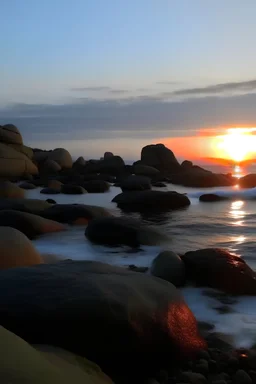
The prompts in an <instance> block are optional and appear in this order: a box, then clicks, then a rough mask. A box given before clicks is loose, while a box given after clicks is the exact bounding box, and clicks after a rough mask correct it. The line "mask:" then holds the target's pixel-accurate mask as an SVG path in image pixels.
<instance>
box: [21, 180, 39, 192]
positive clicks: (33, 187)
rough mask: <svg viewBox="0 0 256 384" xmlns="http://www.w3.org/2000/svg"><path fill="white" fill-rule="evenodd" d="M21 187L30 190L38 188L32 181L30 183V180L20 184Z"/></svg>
mask: <svg viewBox="0 0 256 384" xmlns="http://www.w3.org/2000/svg"><path fill="white" fill-rule="evenodd" d="M19 187H20V188H22V189H25V190H29V189H36V186H35V185H34V184H32V183H28V182H26V181H25V182H24V183H21V184H20V185H19Z"/></svg>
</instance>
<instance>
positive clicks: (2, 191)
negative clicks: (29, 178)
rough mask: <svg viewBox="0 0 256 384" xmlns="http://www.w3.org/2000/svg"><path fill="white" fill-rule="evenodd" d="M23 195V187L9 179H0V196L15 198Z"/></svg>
mask: <svg viewBox="0 0 256 384" xmlns="http://www.w3.org/2000/svg"><path fill="white" fill-rule="evenodd" d="M24 196H25V191H24V189H22V188H20V187H19V186H18V185H16V184H14V183H11V182H10V181H0V198H8V199H16V198H21V197H24Z"/></svg>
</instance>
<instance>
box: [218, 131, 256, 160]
mask: <svg viewBox="0 0 256 384" xmlns="http://www.w3.org/2000/svg"><path fill="white" fill-rule="evenodd" d="M216 149H217V151H218V154H219V156H220V157H222V158H226V159H230V160H233V161H235V162H237V163H239V162H240V161H243V160H247V159H249V158H250V157H251V156H253V153H254V152H255V151H256V128H229V129H228V130H227V133H226V134H225V135H219V136H217V143H216Z"/></svg>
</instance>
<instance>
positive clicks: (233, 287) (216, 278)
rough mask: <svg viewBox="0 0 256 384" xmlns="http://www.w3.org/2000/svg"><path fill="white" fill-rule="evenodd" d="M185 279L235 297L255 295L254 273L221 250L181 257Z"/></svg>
mask: <svg viewBox="0 0 256 384" xmlns="http://www.w3.org/2000/svg"><path fill="white" fill-rule="evenodd" d="M182 260H183V261H184V263H185V266H186V273H187V277H188V279H190V280H191V281H193V282H194V283H196V284H197V285H199V286H208V287H211V288H216V289H220V290H222V291H224V292H226V293H230V294H234V295H255V294H256V273H255V272H254V271H253V270H252V269H251V268H250V267H249V266H248V265H247V264H246V262H245V261H244V260H243V259H242V258H241V257H238V256H236V255H233V254H231V253H229V252H228V251H226V250H224V249H219V248H206V249H199V250H197V251H190V252H187V253H186V254H185V255H184V256H182Z"/></svg>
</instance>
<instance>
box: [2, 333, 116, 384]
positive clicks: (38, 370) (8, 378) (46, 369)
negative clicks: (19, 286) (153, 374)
mask: <svg viewBox="0 0 256 384" xmlns="http://www.w3.org/2000/svg"><path fill="white" fill-rule="evenodd" d="M0 338H1V344H0V354H1V356H2V358H1V360H0V382H1V383H3V384H7V383H13V384H14V383H24V384H34V383H38V384H57V383H61V384H70V383H71V382H74V383H75V384H84V383H86V384H111V383H112V381H111V380H110V379H109V378H108V377H107V376H106V375H105V374H104V373H103V372H102V371H101V369H100V368H99V367H98V366H97V365H96V364H94V363H92V362H90V361H89V360H87V359H86V358H84V357H80V356H77V355H74V354H72V353H71V352H68V351H65V350H63V349H61V348H56V347H53V346H49V345H36V346H34V347H33V346H31V345H29V344H28V343H27V342H26V341H25V340H23V339H21V338H20V337H18V336H17V335H15V334H14V333H12V332H10V331H8V330H7V329H5V328H3V327H0Z"/></svg>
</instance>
